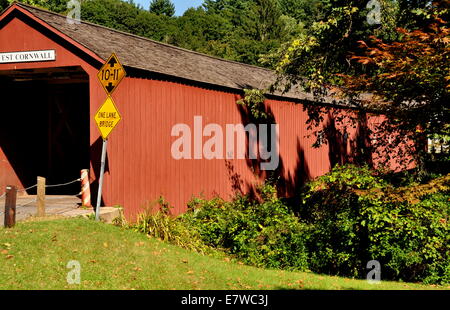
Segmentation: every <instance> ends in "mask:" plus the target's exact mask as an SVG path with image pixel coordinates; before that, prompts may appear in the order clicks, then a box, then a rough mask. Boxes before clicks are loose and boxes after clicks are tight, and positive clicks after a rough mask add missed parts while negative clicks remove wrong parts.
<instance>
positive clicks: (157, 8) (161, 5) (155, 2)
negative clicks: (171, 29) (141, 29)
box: [149, 0, 175, 17]
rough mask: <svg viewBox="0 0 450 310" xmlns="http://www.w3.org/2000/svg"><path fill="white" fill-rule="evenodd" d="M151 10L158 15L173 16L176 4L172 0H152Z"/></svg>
mask: <svg viewBox="0 0 450 310" xmlns="http://www.w3.org/2000/svg"><path fill="white" fill-rule="evenodd" d="M149 10H150V12H152V13H155V14H156V15H166V16H169V17H172V16H173V15H174V14H175V5H174V4H173V3H172V1H170V0H152V2H150V9H149Z"/></svg>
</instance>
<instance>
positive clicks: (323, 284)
mask: <svg viewBox="0 0 450 310" xmlns="http://www.w3.org/2000/svg"><path fill="white" fill-rule="evenodd" d="M71 260H77V261H79V262H80V264H81V283H80V284H79V285H78V284H72V285H71V284H68V283H67V280H66V279H67V273H68V272H69V271H70V269H68V268H66V266H67V263H68V262H69V261H71ZM436 288H448V287H438V286H425V285H419V284H411V283H398V282H384V281H382V282H381V283H380V284H369V283H368V282H367V281H363V280H354V279H346V278H339V277H331V276H324V275H316V274H312V273H304V272H288V271H279V270H264V269H258V268H254V267H249V266H245V265H241V264H238V263H234V262H231V261H229V260H228V259H227V258H225V259H216V258H211V257H208V256H202V255H200V254H197V253H194V252H189V251H187V250H184V249H181V248H178V247H176V246H173V245H170V244H167V243H164V242H162V241H159V240H156V239H153V238H148V237H146V236H145V235H143V234H140V233H137V232H134V231H131V230H125V229H121V228H118V227H115V226H112V225H108V224H104V223H97V222H94V221H91V220H86V219H61V220H53V221H34V222H25V223H19V224H18V225H17V226H16V227H15V228H13V229H3V228H1V229H0V289H119V290H121V289H126V290H129V289H156V290H158V289H165V290H171V289H175V290H177V289H187V290H191V289H194V290H195V289H205V290H210V289H218V290H226V289H255V290H258V289H332V290H334V289H436Z"/></svg>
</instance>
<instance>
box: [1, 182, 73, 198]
mask: <svg viewBox="0 0 450 310" xmlns="http://www.w3.org/2000/svg"><path fill="white" fill-rule="evenodd" d="M80 181H81V178H78V179H75V180H72V181H69V182H66V183H60V184H51V185H45V187H59V186H66V185H69V184H73V183H75V182H80ZM36 186H37V184H34V185H31V186H29V187H27V188H22V189H18V190H17V191H18V192H23V191H27V190H29V189H32V188H34V187H36ZM78 195H79V194H78ZM78 195H72V196H78ZM4 196H6V193H3V194H2V195H0V199H1V198H3V197H4Z"/></svg>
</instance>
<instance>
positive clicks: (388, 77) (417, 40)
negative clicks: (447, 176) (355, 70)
mask: <svg viewBox="0 0 450 310" xmlns="http://www.w3.org/2000/svg"><path fill="white" fill-rule="evenodd" d="M449 3H450V2H447V4H449ZM441 12H442V11H441ZM430 14H431V18H430V21H429V25H427V26H426V27H424V28H423V29H417V30H407V29H404V28H398V32H399V33H401V34H402V38H401V40H399V41H397V42H392V43H386V42H384V41H383V40H381V39H379V38H376V37H375V36H372V37H371V38H370V39H371V40H370V42H367V43H366V42H365V41H360V42H359V43H360V46H361V49H362V50H363V53H362V55H353V56H352V57H351V59H352V60H353V61H356V62H357V63H359V64H362V65H363V66H364V67H365V68H366V70H367V73H364V74H360V75H342V78H343V81H344V91H345V92H346V93H347V95H348V96H349V97H354V96H355V95H359V94H361V93H371V94H373V95H374V96H373V97H372V98H371V99H370V100H368V99H361V98H363V97H361V96H359V97H358V101H359V102H360V105H361V106H363V107H364V108H366V109H370V110H375V111H379V112H381V113H384V114H386V115H388V116H389V118H388V119H387V120H386V121H385V122H384V123H383V127H385V128H386V129H388V130H389V129H392V130H397V131H400V132H402V133H403V134H404V135H405V136H408V137H409V138H410V139H411V140H412V141H414V145H415V146H416V147H415V152H414V153H415V155H416V156H415V158H416V163H417V164H419V168H420V170H421V171H423V170H425V167H424V157H425V148H426V142H427V138H428V137H430V136H432V135H436V134H437V135H446V134H447V135H448V134H449V133H450V65H449V64H450V62H449V60H450V29H449V28H448V27H447V22H446V21H445V20H443V19H442V18H441V17H440V15H441V13H440V12H439V11H438V9H437V8H436V10H433V11H432V12H431V13H430Z"/></svg>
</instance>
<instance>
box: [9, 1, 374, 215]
mask: <svg viewBox="0 0 450 310" xmlns="http://www.w3.org/2000/svg"><path fill="white" fill-rule="evenodd" d="M20 52H23V53H20ZM112 52H115V53H116V54H117V56H118V58H119V60H120V61H121V62H122V64H123V65H124V67H125V70H126V72H127V76H126V78H125V79H124V80H123V81H122V82H121V84H120V86H119V87H118V88H117V90H115V91H114V93H113V94H112V98H113V99H114V101H115V103H116V106H117V108H118V110H119V112H120V114H121V116H122V120H121V122H120V123H119V124H118V126H117V128H115V130H114V132H113V133H112V134H111V136H110V137H109V140H108V141H109V145H108V154H107V165H106V174H105V183H104V189H103V204H104V205H122V206H124V209H125V214H126V215H127V217H129V218H133V217H134V216H135V215H136V214H137V213H138V212H139V210H141V207H142V206H143V205H144V204H145V203H146V202H147V201H152V200H155V199H157V198H158V197H160V196H163V197H164V198H165V199H166V200H167V201H168V202H169V203H170V204H172V205H173V206H174V207H175V210H174V211H175V213H180V212H183V211H184V210H186V203H187V202H188V201H189V200H190V199H191V198H192V197H193V196H199V195H203V196H204V197H211V196H213V195H220V196H221V197H223V198H229V197H230V195H232V194H233V193H234V192H242V193H249V192H252V191H254V189H255V186H256V185H257V184H258V183H260V182H261V181H262V180H263V179H264V177H266V176H267V175H268V173H269V172H268V171H265V170H262V169H261V167H260V165H259V162H260V161H261V158H260V157H258V158H256V159H252V158H249V156H248V155H249V154H248V151H247V154H246V155H247V156H246V158H237V157H236V156H234V157H233V154H231V155H230V154H228V153H227V154H224V156H223V158H219V157H217V156H216V157H215V158H213V159H207V158H205V157H204V156H202V155H203V154H200V157H198V156H195V154H194V153H195V152H196V151H198V149H196V148H197V147H196V146H195V145H192V150H191V151H192V156H191V158H190V159H189V158H181V159H180V158H177V157H176V156H174V154H173V152H172V147H173V144H174V142H175V141H176V140H177V139H178V137H177V136H174V135H173V130H174V126H176V125H177V124H184V125H186V126H184V127H183V128H186V127H188V128H191V129H192V140H194V139H195V137H194V135H196V133H195V132H194V131H195V128H196V126H198V123H197V124H195V120H196V119H197V121H198V120H199V118H200V119H201V122H202V124H201V126H202V128H205V126H207V125H208V124H216V125H218V126H219V127H220V128H223V129H224V132H225V128H226V127H227V124H244V125H246V124H248V123H250V122H251V120H252V118H251V115H249V114H248V112H247V110H246V109H245V108H243V107H242V106H241V105H237V104H236V101H237V100H238V99H239V98H241V97H242V94H243V89H244V88H264V87H266V86H268V85H269V84H270V83H271V82H272V81H273V80H274V73H273V72H272V71H270V70H266V69H263V68H259V67H255V66H249V65H245V64H241V63H236V62H232V61H227V60H223V59H218V58H214V57H211V56H208V55H203V54H200V53H196V52H192V51H189V50H185V49H181V48H178V47H174V46H170V45H167V44H163V43H159V42H155V41H152V40H149V39H146V38H142V37H138V36H134V35H131V34H128V33H124V32H120V31H116V30H113V29H109V28H105V27H102V26H99V25H95V24H91V23H87V22H81V23H79V24H72V23H68V21H67V19H66V17H65V16H62V15H59V14H55V13H52V12H49V11H46V10H42V9H39V8H35V7H32V6H28V5H23V4H17V3H16V4H13V5H12V6H10V7H9V8H7V9H6V10H5V11H4V12H3V13H2V14H1V16H0V93H1V95H0V98H1V106H2V120H1V122H0V188H1V189H2V191H3V189H4V187H5V186H6V185H8V184H13V185H17V186H18V187H22V188H23V187H27V186H29V185H32V184H34V183H35V180H36V176H38V175H41V176H45V177H46V178H47V180H48V182H49V183H61V182H64V181H67V180H71V179H74V178H77V177H79V174H80V169H85V168H89V169H90V181H91V185H92V187H91V188H92V191H93V196H95V193H96V188H97V180H98V177H99V168H100V151H101V142H102V139H101V137H100V135H99V131H98V129H97V126H96V124H95V122H94V115H95V114H96V112H97V110H98V108H99V106H100V105H101V104H102V103H103V102H104V101H105V99H106V98H107V95H106V94H105V91H104V89H103V88H102V86H101V84H100V83H99V80H98V78H97V72H98V70H99V69H100V67H101V66H102V64H103V63H104V62H105V60H106V59H108V57H109V56H110V55H111V53H112ZM36 53H41V54H38V55H37V54H36ZM27 55H28V56H27ZM33 55H37V56H36V57H34V56H33ZM311 100H312V97H311V96H309V95H308V94H305V93H302V92H299V91H291V92H289V93H287V94H285V95H281V94H274V95H271V96H269V97H268V100H267V101H266V110H267V111H270V113H271V115H272V116H273V117H272V122H273V123H276V124H278V130H277V132H276V137H277V145H276V146H274V148H275V149H273V150H276V152H277V154H278V155H279V162H278V164H277V166H276V169H275V171H272V172H270V173H272V174H274V173H275V174H276V175H275V176H276V177H277V178H278V179H279V184H280V192H281V194H283V195H286V196H291V195H293V194H294V193H295V190H296V189H298V187H299V186H300V185H301V184H302V183H303V182H304V181H305V180H307V179H310V178H313V177H316V176H319V175H322V174H324V173H326V172H327V171H329V170H330V168H331V167H332V165H333V164H335V163H339V162H343V161H345V160H349V158H350V160H351V157H352V155H354V154H356V153H355V147H357V143H356V141H357V139H358V135H359V133H360V131H361V130H360V128H358V127H357V128H348V130H347V131H346V133H345V134H342V133H341V132H340V131H339V130H338V129H337V128H334V127H333V126H334V123H333V119H331V118H328V119H325V122H324V125H326V126H329V127H330V128H331V129H332V130H334V131H332V130H331V131H329V132H331V133H332V134H333V135H334V136H333V137H332V140H333V142H332V143H328V144H324V145H322V146H321V147H320V148H313V147H312V144H313V142H314V141H315V138H314V137H313V136H309V134H310V133H311V132H310V131H308V129H307V124H306V120H307V113H306V112H305V111H304V109H303V106H304V105H305V104H308V102H310V101H311ZM330 103H332V102H330ZM196 117H197V118H196ZM369 123H373V121H372V120H369ZM216 127H217V126H216ZM208 138H209V137H207V136H203V137H202V136H200V142H201V143H203V144H204V143H205V142H206V141H207V140H208ZM222 139H223V141H224V140H225V139H226V137H222ZM329 141H331V140H329ZM197 142H199V141H197ZM245 143H246V144H248V143H249V136H247V138H246V141H245ZM224 145H225V146H226V142H225V141H224ZM225 146H224V148H225ZM238 148H239V146H238V145H236V149H238ZM183 151H186V150H185V149H183ZM225 151H226V150H223V152H224V153H225ZM200 153H201V152H200ZM197 155H198V154H197ZM227 155H228V156H227ZM76 186H78V188H79V185H76ZM74 190H76V188H64V189H60V190H59V192H58V194H69V193H65V192H64V191H71V192H73V191H74Z"/></svg>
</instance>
